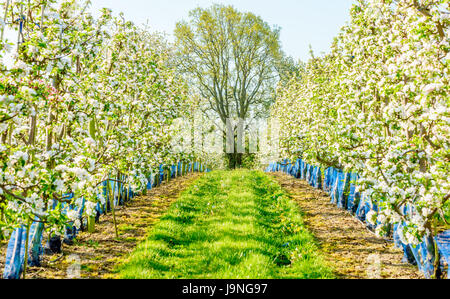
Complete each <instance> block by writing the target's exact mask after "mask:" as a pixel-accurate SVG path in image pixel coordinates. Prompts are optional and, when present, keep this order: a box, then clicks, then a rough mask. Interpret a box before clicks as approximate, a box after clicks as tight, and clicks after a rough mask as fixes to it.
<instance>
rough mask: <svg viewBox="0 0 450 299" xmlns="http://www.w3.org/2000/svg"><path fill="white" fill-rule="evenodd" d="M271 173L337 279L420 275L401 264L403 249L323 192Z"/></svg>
mask: <svg viewBox="0 0 450 299" xmlns="http://www.w3.org/2000/svg"><path fill="white" fill-rule="evenodd" d="M272 176H273V177H274V178H275V180H276V181H277V182H279V184H280V185H281V186H282V187H283V189H284V190H285V191H286V192H288V193H289V194H290V196H291V197H292V199H293V200H295V202H297V203H298V205H299V207H300V209H301V210H302V213H303V217H304V221H305V224H306V225H307V226H308V228H309V229H310V231H311V232H312V233H313V234H314V236H315V237H316V240H317V242H318V244H319V246H320V247H321V249H322V251H323V252H324V255H325V258H326V259H327V261H328V262H329V263H330V264H331V265H332V267H334V269H335V273H336V275H337V277H338V278H342V279H364V278H387V279H391V278H392V279H393V278H400V279H417V278H423V275H422V274H421V273H420V272H419V270H418V269H417V267H415V266H412V265H409V264H405V263H402V262H401V260H402V257H403V252H402V251H401V250H400V249H397V248H395V247H394V245H393V243H392V242H390V241H387V240H384V239H380V238H378V237H376V236H375V235H374V234H373V233H372V232H370V231H369V230H368V229H366V227H365V225H363V224H362V223H361V222H360V221H358V220H357V219H356V218H355V217H353V216H352V215H350V214H349V213H348V212H346V211H345V210H342V209H339V208H337V207H336V206H335V205H333V204H331V203H330V197H329V196H328V194H326V193H325V192H323V191H321V190H318V189H315V188H312V187H311V186H309V185H308V184H307V182H305V181H303V180H299V179H295V178H293V177H292V176H288V175H286V174H284V173H274V174H272Z"/></svg>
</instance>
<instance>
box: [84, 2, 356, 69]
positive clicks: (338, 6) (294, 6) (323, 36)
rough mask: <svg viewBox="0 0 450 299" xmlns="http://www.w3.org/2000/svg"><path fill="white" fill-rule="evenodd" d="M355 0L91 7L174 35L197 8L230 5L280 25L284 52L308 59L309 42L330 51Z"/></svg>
mask: <svg viewBox="0 0 450 299" xmlns="http://www.w3.org/2000/svg"><path fill="white" fill-rule="evenodd" d="M354 2H355V1H354V0H92V10H93V11H94V12H95V11H98V10H99V9H100V8H102V7H108V8H111V9H112V10H113V12H114V13H115V14H117V13H119V12H120V11H122V12H123V13H124V14H125V16H126V17H127V19H129V20H131V21H133V22H135V23H136V24H140V23H146V21H147V20H148V21H149V24H150V26H151V28H153V29H154V30H155V31H163V32H166V33H167V34H169V35H171V34H172V33H173V30H174V28H175V24H176V23H177V22H178V21H180V20H182V19H187V18H188V12H189V11H190V10H192V9H194V8H196V7H199V6H200V7H204V8H206V7H209V6H210V5H212V4H214V3H220V4H226V5H228V4H231V5H233V6H234V7H235V8H237V9H238V10H239V11H251V12H253V13H255V14H257V15H259V16H261V17H262V18H263V19H264V20H265V21H266V22H268V23H269V24H271V25H278V26H280V27H281V42H282V46H283V49H284V51H285V52H286V53H287V54H288V55H290V56H292V57H294V59H296V60H297V59H301V60H303V61H306V60H308V59H309V45H311V46H312V48H313V50H314V52H315V53H316V54H320V53H322V52H328V50H329V48H330V46H331V43H332V41H333V38H334V37H335V36H336V35H337V34H338V32H339V30H340V28H341V27H342V26H343V25H344V24H345V23H346V22H347V21H348V20H349V11H350V7H351V5H352V3H354Z"/></svg>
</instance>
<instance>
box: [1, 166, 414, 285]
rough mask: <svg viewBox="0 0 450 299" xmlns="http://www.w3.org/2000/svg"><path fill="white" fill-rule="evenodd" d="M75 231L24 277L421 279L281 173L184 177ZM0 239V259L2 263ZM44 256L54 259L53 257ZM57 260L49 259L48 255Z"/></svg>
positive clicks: (382, 244) (323, 199)
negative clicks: (91, 228)
mask: <svg viewBox="0 0 450 299" xmlns="http://www.w3.org/2000/svg"><path fill="white" fill-rule="evenodd" d="M111 218H112V217H111V215H107V216H106V217H101V219H100V221H101V222H100V223H99V224H98V225H97V226H96V232H95V233H94V234H87V233H81V234H80V235H79V237H78V240H77V242H76V243H75V244H74V245H73V246H64V254H63V255H61V256H51V257H48V256H46V257H45V259H44V263H43V267H41V268H36V267H35V268H31V269H30V270H29V276H28V277H30V278H67V275H68V271H67V270H68V269H69V267H72V268H73V264H74V262H75V263H79V264H80V275H81V277H82V278H422V275H421V274H420V273H419V271H418V270H417V268H416V267H414V266H410V265H407V264H403V263H402V262H401V259H402V252H401V250H397V249H395V248H394V247H393V244H392V243H390V242H387V241H384V240H382V239H379V238H376V237H375V236H374V235H373V234H372V233H371V232H369V231H367V230H366V228H365V226H364V225H363V224H361V223H359V222H358V221H356V220H355V219H354V218H353V217H352V216H351V215H349V214H347V213H346V212H345V211H342V210H339V209H337V208H336V207H335V206H333V205H331V204H330V203H329V198H328V197H327V196H326V194H324V193H322V192H320V191H318V190H315V189H313V188H311V187H310V186H308V185H307V184H306V183H305V182H303V181H301V180H298V179H294V178H292V177H289V176H286V175H284V174H281V173H276V174H273V175H267V174H264V173H262V172H259V171H248V170H236V171H228V172H225V171H215V172H212V173H208V174H205V175H201V174H190V175H188V176H186V177H181V178H177V179H175V180H172V181H171V182H169V183H165V184H163V185H162V186H161V187H159V188H155V189H153V190H151V191H149V192H148V193H147V194H146V195H143V196H140V197H138V198H136V199H135V200H133V201H132V202H131V203H129V204H128V205H127V206H125V207H123V208H119V209H118V211H117V219H118V225H119V233H120V236H119V238H118V239H116V238H115V235H114V228H113V225H112V219H111ZM4 256H5V244H3V246H2V255H1V260H0V266H1V267H2V268H3V262H4ZM52 260H53V262H52ZM55 260H56V261H55Z"/></svg>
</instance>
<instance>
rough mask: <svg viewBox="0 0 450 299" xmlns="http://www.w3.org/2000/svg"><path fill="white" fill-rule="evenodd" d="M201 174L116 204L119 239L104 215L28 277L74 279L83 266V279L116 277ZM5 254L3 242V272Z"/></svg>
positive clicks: (0, 256) (0, 247)
mask: <svg viewBox="0 0 450 299" xmlns="http://www.w3.org/2000/svg"><path fill="white" fill-rule="evenodd" d="M201 175H202V174H199V173H194V174H189V175H187V176H184V177H179V178H176V179H173V180H171V181H170V182H169V183H163V184H162V185H161V186H160V187H158V188H154V189H152V190H151V191H148V192H147V194H146V195H142V196H139V197H136V198H134V199H133V200H132V201H131V202H129V203H127V204H126V206H125V207H117V208H116V221H117V226H118V232H119V238H116V237H115V230H114V225H113V219H112V214H111V213H108V215H102V216H101V217H100V222H99V223H97V224H96V225H95V232H94V233H92V234H90V233H87V232H81V233H80V234H79V235H78V236H77V239H76V242H75V244H74V245H71V246H68V245H63V254H61V255H53V256H48V255H44V257H43V261H42V267H31V268H29V269H28V270H27V278H38V279H41V278H44V279H53V278H58V279H60V278H61V279H64V278H72V277H71V275H70V274H68V273H75V274H76V273H77V271H76V269H80V271H79V273H80V276H81V277H80V278H116V274H115V271H114V269H115V267H116V266H117V265H119V264H120V262H121V261H122V260H123V259H125V258H126V257H127V256H128V254H129V253H131V252H132V251H133V249H134V248H135V247H136V245H137V244H138V243H140V242H141V241H142V240H143V239H144V238H145V236H146V235H147V232H148V231H149V229H150V228H151V227H152V226H153V225H155V223H157V222H158V220H159V219H160V217H161V216H162V215H163V214H164V213H165V212H166V211H167V209H168V208H169V207H170V206H171V204H172V203H173V202H174V201H175V200H176V199H177V198H178V196H179V194H180V193H181V192H182V191H183V190H185V189H186V188H187V187H188V186H189V185H190V184H191V183H192V182H193V181H194V180H196V179H198V178H199V177H200V176H201ZM5 255H6V243H5V242H3V243H0V272H3V268H4V262H5ZM77 265H80V266H77ZM70 269H74V270H75V272H70ZM75 278H76V276H75Z"/></svg>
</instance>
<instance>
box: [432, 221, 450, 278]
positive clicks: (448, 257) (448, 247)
mask: <svg viewBox="0 0 450 299" xmlns="http://www.w3.org/2000/svg"><path fill="white" fill-rule="evenodd" d="M435 240H436V243H437V244H438V249H439V255H440V256H441V265H442V266H443V267H442V268H444V267H445V266H446V267H447V278H450V267H449V265H450V230H448V231H445V232H443V233H441V234H439V235H437V236H436V238H435Z"/></svg>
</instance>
